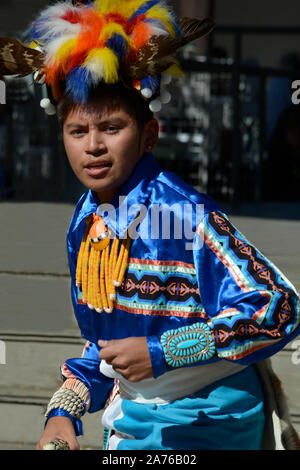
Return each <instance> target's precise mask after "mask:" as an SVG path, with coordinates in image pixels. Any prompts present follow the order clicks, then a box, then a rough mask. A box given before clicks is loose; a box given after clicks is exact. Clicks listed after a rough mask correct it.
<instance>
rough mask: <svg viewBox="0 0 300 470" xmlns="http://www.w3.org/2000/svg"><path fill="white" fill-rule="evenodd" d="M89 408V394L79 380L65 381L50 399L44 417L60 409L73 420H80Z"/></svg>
mask: <svg viewBox="0 0 300 470" xmlns="http://www.w3.org/2000/svg"><path fill="white" fill-rule="evenodd" d="M89 406H90V394H89V390H88V388H87V387H86V386H85V385H84V384H83V383H82V382H81V381H80V380H76V379H67V380H66V381H65V382H64V384H63V385H62V386H61V388H60V389H59V390H57V392H55V393H54V395H53V397H52V398H51V400H50V402H49V404H48V407H47V410H46V414H45V417H46V418H47V417H48V416H49V414H50V412H51V411H52V410H53V409H57V408H60V409H62V410H65V411H66V412H67V413H69V414H70V415H71V416H72V417H73V418H75V419H80V418H81V416H82V414H83V413H84V412H85V411H86V410H88V408H89Z"/></svg>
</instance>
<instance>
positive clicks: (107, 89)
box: [57, 82, 153, 129]
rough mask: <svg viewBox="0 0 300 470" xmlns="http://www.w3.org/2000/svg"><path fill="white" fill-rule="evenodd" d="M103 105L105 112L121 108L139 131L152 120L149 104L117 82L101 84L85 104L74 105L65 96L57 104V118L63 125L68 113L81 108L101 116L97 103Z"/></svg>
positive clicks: (132, 90)
mask: <svg viewBox="0 0 300 470" xmlns="http://www.w3.org/2000/svg"><path fill="white" fill-rule="evenodd" d="M100 102H102V103H104V104H105V110H106V111H115V110H117V109H120V108H123V109H125V110H126V112H127V113H128V114H129V115H130V116H132V117H133V118H134V119H135V120H136V122H137V124H138V126H139V128H140V129H142V128H143V127H144V125H145V124H146V123H147V122H149V121H151V119H153V113H152V111H151V110H150V109H149V103H148V102H147V101H146V100H145V99H144V98H143V97H142V96H141V95H140V94H139V93H138V91H137V90H135V89H130V88H127V87H125V86H124V85H123V84H122V83H120V82H118V83H116V84H114V85H106V84H101V85H99V86H98V87H96V88H94V89H93V90H92V92H91V93H90V95H89V98H88V101H87V103H86V104H83V105H79V104H77V103H75V102H74V101H73V99H72V97H71V96H70V95H69V94H65V95H64V96H63V97H62V98H61V100H60V101H59V103H58V106H57V116H58V119H59V121H60V123H61V124H62V125H63V124H64V122H65V120H66V119H67V117H68V115H69V113H70V112H71V111H73V110H74V109H76V108H82V109H83V110H85V111H87V112H93V113H98V114H99V115H101V114H102V112H103V108H101V109H99V103H100Z"/></svg>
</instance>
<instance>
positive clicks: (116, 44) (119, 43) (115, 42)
mask: <svg viewBox="0 0 300 470" xmlns="http://www.w3.org/2000/svg"><path fill="white" fill-rule="evenodd" d="M106 46H107V47H108V48H109V49H111V50H112V51H114V53H115V54H116V55H117V56H118V58H119V61H123V60H124V58H125V56H126V54H127V51H128V47H129V45H128V42H127V41H126V39H125V38H124V36H123V35H121V34H114V35H113V36H111V37H110V38H109V39H108V40H107V41H106Z"/></svg>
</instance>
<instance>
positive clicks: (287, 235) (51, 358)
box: [0, 202, 300, 450]
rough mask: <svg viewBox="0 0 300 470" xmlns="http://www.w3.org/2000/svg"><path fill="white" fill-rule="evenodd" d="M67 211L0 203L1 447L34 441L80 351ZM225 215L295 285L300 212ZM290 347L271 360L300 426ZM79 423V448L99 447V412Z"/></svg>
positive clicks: (299, 275) (299, 379) (297, 374)
mask: <svg viewBox="0 0 300 470" xmlns="http://www.w3.org/2000/svg"><path fill="white" fill-rule="evenodd" d="M73 211H74V205H72V204H55V203H42V202H41V203H11V202H2V203H1V204H0V227H1V232H0V259H1V264H0V298H1V306H0V340H1V341H3V342H4V345H3V343H0V415H1V421H0V450H27V449H28V450H30V449H34V448H35V445H36V443H37V441H38V440H39V437H40V435H41V433H42V430H43V423H44V416H43V414H44V411H45V407H46V404H47V403H48V401H49V399H50V397H51V396H52V394H53V393H54V391H55V390H56V389H57V388H58V387H59V385H60V383H61V382H60V373H59V368H60V365H61V364H62V362H64V360H66V359H67V358H70V357H80V355H81V352H82V348H83V346H84V340H82V338H81V336H80V333H79V330H78V327H77V324H76V321H75V317H74V314H73V310H72V304H71V298H70V278H69V273H68V262H67V252H66V244H65V239H66V233H67V229H68V226H69V223H70V221H71V217H72V214H73ZM230 218H231V220H232V222H233V223H234V224H235V226H236V227H238V228H239V230H240V231H241V232H242V233H243V234H244V235H245V236H246V237H247V238H248V240H250V241H251V242H252V243H254V245H255V246H256V247H257V248H258V249H259V250H260V251H261V252H262V253H263V254H265V255H266V256H267V257H268V258H269V259H271V260H272V262H273V263H274V264H275V265H276V266H277V267H278V268H279V269H280V270H281V271H282V272H283V274H284V275H285V276H286V277H287V278H288V279H289V280H290V281H291V282H292V283H293V284H294V286H295V288H296V289H297V291H298V292H300V244H299V240H300V220H297V219H296V218H282V217H280V218H276V211H274V213H272V216H271V217H263V214H255V211H254V213H252V215H251V216H247V215H245V214H243V215H237V214H235V215H232V216H231V217H230ZM298 339H300V338H298ZM299 344H300V343H299ZM1 345H2V346H4V349H5V362H6V363H5V364H1V362H4V360H3V354H2V361H1ZM295 347H296V344H295V342H292V343H290V344H289V345H288V346H287V347H286V348H285V349H284V350H283V351H281V352H280V353H278V354H276V355H275V356H273V358H272V362H273V366H274V369H275V371H276V372H277V374H278V376H279V378H280V379H281V381H282V383H283V386H284V388H285V391H286V394H287V395H288V399H289V404H290V411H291V415H292V420H293V423H294V425H295V427H296V429H297V430H298V432H299V433H300V403H299V389H300V364H298V365H297V363H298V362H300V349H299V354H298V353H297V351H296V350H295ZM2 349H3V348H2ZM2 352H3V351H2ZM293 358H294V359H295V358H296V361H295V360H293ZM298 359H299V360H298ZM83 427H84V436H82V437H80V438H79V442H80V445H81V448H82V449H91V450H92V449H101V448H102V437H103V429H102V425H101V412H98V413H93V414H86V416H85V417H84V419H83Z"/></svg>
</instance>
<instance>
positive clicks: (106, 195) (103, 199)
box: [96, 188, 119, 204]
mask: <svg viewBox="0 0 300 470" xmlns="http://www.w3.org/2000/svg"><path fill="white" fill-rule="evenodd" d="M118 189H119V188H113V189H110V190H109V191H101V192H99V193H96V194H97V197H98V199H99V202H100V203H101V204H109V203H110V202H111V201H112V199H113V197H114V195H115V194H116V192H117V191H118Z"/></svg>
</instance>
